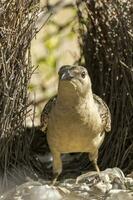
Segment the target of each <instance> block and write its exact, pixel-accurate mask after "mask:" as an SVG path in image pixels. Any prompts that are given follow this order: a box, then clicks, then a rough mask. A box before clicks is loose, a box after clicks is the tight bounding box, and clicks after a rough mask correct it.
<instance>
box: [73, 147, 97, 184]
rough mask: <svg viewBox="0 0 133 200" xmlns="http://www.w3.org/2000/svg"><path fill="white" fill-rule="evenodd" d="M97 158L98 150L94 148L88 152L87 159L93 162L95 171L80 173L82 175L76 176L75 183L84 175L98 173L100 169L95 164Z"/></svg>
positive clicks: (84, 176)
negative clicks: (93, 150) (91, 151)
mask: <svg viewBox="0 0 133 200" xmlns="http://www.w3.org/2000/svg"><path fill="white" fill-rule="evenodd" d="M97 159H98V150H96V151H95V152H93V153H89V160H90V161H92V162H93V164H94V167H95V169H96V172H87V173H85V174H82V175H80V176H78V177H77V178H76V183H78V182H79V181H80V180H82V179H84V178H86V177H89V176H93V175H96V174H98V175H100V169H99V167H98V165H97Z"/></svg>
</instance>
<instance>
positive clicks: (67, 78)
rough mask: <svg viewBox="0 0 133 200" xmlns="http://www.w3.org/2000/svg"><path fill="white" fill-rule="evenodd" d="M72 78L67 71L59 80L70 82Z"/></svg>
mask: <svg viewBox="0 0 133 200" xmlns="http://www.w3.org/2000/svg"><path fill="white" fill-rule="evenodd" d="M73 77H74V76H73V75H72V74H71V72H70V71H69V70H67V71H65V72H64V73H63V74H62V75H61V78H60V79H61V80H71V79H72V78H73Z"/></svg>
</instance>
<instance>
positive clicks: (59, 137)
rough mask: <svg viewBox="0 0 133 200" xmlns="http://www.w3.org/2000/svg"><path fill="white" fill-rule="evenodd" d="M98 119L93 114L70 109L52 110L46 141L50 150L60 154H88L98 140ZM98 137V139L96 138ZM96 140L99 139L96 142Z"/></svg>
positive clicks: (99, 131)
mask: <svg viewBox="0 0 133 200" xmlns="http://www.w3.org/2000/svg"><path fill="white" fill-rule="evenodd" d="M100 125H101V124H100V118H99V116H95V112H94V113H93V114H91V113H86V114H85V113H84V112H83V113H82V112H76V111H75V110H73V109H71V110H69V111H67V110H65V109H64V110H63V109H62V110H61V112H60V111H59V110H58V111H57V110H56V109H53V110H52V112H51V114H50V117H49V122H48V134H47V139H48V143H49V146H50V148H55V149H58V151H60V152H62V153H68V152H89V151H90V149H92V148H95V146H97V145H98V143H99V142H100V140H102V138H101V139H100V138H99V137H100V136H99V135H100V133H101V130H100ZM97 136H98V137H97ZM96 138H99V139H98V141H97V140H96Z"/></svg>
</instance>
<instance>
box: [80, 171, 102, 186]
mask: <svg viewBox="0 0 133 200" xmlns="http://www.w3.org/2000/svg"><path fill="white" fill-rule="evenodd" d="M92 177H93V179H95V178H97V177H100V172H97V171H91V172H87V173H85V174H82V175H80V176H78V177H77V178H76V184H78V183H79V181H81V180H82V179H85V178H90V179H92Z"/></svg>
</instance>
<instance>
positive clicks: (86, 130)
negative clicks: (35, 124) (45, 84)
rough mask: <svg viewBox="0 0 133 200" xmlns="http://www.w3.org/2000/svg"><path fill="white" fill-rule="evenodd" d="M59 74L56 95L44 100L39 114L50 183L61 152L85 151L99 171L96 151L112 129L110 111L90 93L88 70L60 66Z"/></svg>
mask: <svg viewBox="0 0 133 200" xmlns="http://www.w3.org/2000/svg"><path fill="white" fill-rule="evenodd" d="M58 75H59V83H58V91H57V95H56V96H54V97H53V98H51V99H50V100H49V101H48V103H46V105H45V107H44V109H43V111H42V113H41V117H40V126H41V127H42V130H43V131H46V135H47V141H48V145H49V148H50V151H51V153H52V156H53V163H52V164H53V184H55V183H56V181H57V179H58V177H59V175H60V174H61V173H62V160H61V155H62V154H66V153H75V152H86V153H88V158H89V160H90V161H92V162H93V164H94V166H95V169H96V171H97V172H98V173H99V172H100V169H99V167H98V164H97V160H98V150H99V148H100V146H101V144H102V142H103V140H104V137H105V133H106V132H110V130H111V114H110V110H109V108H108V106H107V104H106V103H105V102H104V101H103V100H102V99H101V98H100V97H99V96H97V95H96V94H94V93H93V91H92V83H91V79H90V76H89V74H88V71H87V69H86V68H85V67H83V66H78V65H77V66H76V65H63V66H62V67H61V68H60V69H59V71H58ZM81 176H82V175H81Z"/></svg>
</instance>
